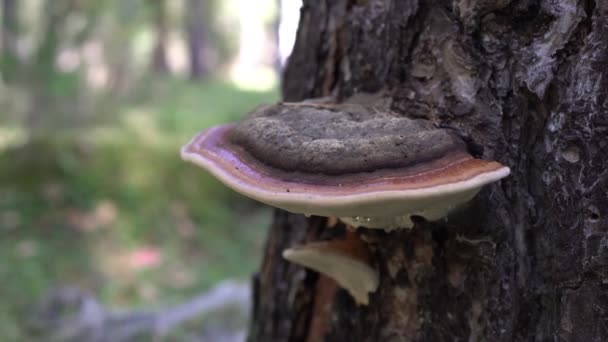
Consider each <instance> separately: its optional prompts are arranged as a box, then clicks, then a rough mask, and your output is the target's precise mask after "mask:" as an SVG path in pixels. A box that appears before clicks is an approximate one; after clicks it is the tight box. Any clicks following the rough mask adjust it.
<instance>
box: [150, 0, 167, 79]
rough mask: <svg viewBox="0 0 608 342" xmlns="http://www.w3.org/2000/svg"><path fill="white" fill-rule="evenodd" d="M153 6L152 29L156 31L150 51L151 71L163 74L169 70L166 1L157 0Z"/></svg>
mask: <svg viewBox="0 0 608 342" xmlns="http://www.w3.org/2000/svg"><path fill="white" fill-rule="evenodd" d="M151 5H152V6H154V29H155V31H156V45H155V46H154V51H153V52H152V71H154V72H156V73H159V74H164V73H167V72H168V71H169V63H168V62H167V41H168V40H169V27H168V22H167V21H168V20H167V19H168V18H167V2H166V1H165V0H157V1H156V2H153V3H152V4H151Z"/></svg>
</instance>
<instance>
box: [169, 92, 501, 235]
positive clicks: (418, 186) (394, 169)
mask: <svg viewBox="0 0 608 342" xmlns="http://www.w3.org/2000/svg"><path fill="white" fill-rule="evenodd" d="M181 154H182V158H183V159H185V160H188V161H191V162H193V163H195V164H197V165H199V166H201V167H203V168H204V169H206V170H208V171H209V172H211V173H212V174H213V175H214V176H216V177H217V178H218V179H219V180H221V181H222V182H223V183H225V184H226V185H227V186H229V187H231V188H232V189H234V190H236V191H237V192H240V193H241V194H243V195H245V196H248V197H251V198H253V199H255V200H258V201H260V202H263V203H266V204H269V205H271V206H274V207H277V208H281V209H284V210H287V211H290V212H294V213H301V214H306V215H319V216H336V217H339V218H340V219H341V220H342V221H344V222H346V223H348V224H351V225H353V226H365V227H368V228H384V229H395V228H411V227H412V226H413V225H414V224H413V222H412V220H411V219H410V217H411V216H414V215H416V216H422V217H424V218H426V219H428V220H431V221H432V220H438V219H440V218H443V217H445V216H446V215H447V213H448V212H449V211H450V210H452V209H454V208H456V207H458V206H460V205H462V204H464V203H466V202H468V201H469V200H471V199H472V198H473V197H474V196H475V195H476V194H477V193H478V192H479V190H480V189H481V187H482V186H483V185H485V184H488V183H491V182H494V181H497V180H499V179H501V178H503V177H506V176H507V175H508V174H509V168H508V167H506V166H503V165H501V164H499V163H497V162H493V161H485V160H480V159H475V158H473V157H472V156H471V155H470V154H469V153H468V152H467V149H466V146H465V144H464V142H463V141H462V140H461V139H460V138H459V137H458V136H457V135H456V134H454V133H453V132H451V131H450V130H446V129H439V128H436V127H435V126H434V125H433V124H432V123H431V122H429V121H426V120H413V119H409V118H404V117H401V116H398V115H397V114H395V113H391V112H389V111H379V110H378V109H377V108H371V107H366V106H363V105H356V104H339V105H327V104H315V103H306V102H302V103H279V104H276V105H269V106H261V107H258V108H257V109H255V110H254V111H253V112H251V113H250V115H249V116H248V117H247V118H245V119H244V120H242V121H241V122H239V123H236V124H226V125H220V126H215V127H212V128H210V129H208V130H206V131H203V132H202V133H200V134H199V135H198V136H196V137H195V138H194V139H193V140H192V141H190V143H188V144H187V145H186V146H184V147H183V148H182V151H181Z"/></svg>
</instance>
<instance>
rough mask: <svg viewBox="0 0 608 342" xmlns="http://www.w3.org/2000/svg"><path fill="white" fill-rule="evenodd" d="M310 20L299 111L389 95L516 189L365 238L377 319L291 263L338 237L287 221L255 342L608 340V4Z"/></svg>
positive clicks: (299, 75) (313, 10)
mask: <svg viewBox="0 0 608 342" xmlns="http://www.w3.org/2000/svg"><path fill="white" fill-rule="evenodd" d="M301 15H302V16H301V21H300V27H299V31H298V36H297V42H296V45H295V48H294V52H293V54H292V56H291V58H290V61H289V65H288V67H287V69H286V72H285V78H284V84H283V95H284V99H285V100H286V101H298V100H302V99H305V98H311V97H321V96H327V95H334V96H336V97H338V98H339V99H344V98H345V97H348V96H350V95H352V94H354V93H358V92H377V91H381V90H383V91H386V92H387V93H388V94H390V96H391V97H392V110H393V111H395V112H396V113H399V114H401V115H404V116H408V117H412V118H421V119H427V120H431V121H433V122H435V123H436V124H437V125H441V126H444V127H451V128H453V129H455V130H457V131H459V132H460V134H461V135H462V136H463V137H465V139H466V140H467V141H468V143H469V147H470V149H471V151H472V152H473V153H474V154H476V155H477V156H479V157H482V158H486V159H494V160H498V161H500V162H501V163H503V164H505V165H508V166H510V167H511V170H512V173H511V176H510V177H508V178H507V179H505V180H503V181H502V182H501V183H499V184H495V185H492V186H488V187H486V188H485V189H484V190H482V192H481V193H480V194H479V195H478V196H477V198H476V199H475V200H474V201H473V202H472V203H471V204H470V206H469V207H468V208H466V209H464V210H462V211H460V212H459V213H457V214H456V215H454V217H450V220H449V221H447V222H434V223H430V222H423V223H420V224H418V225H417V226H416V227H415V228H414V229H412V230H402V231H395V232H392V233H384V232H383V231H380V230H367V229H359V231H358V232H359V234H362V235H365V236H366V237H367V238H366V240H367V241H369V244H370V248H371V249H372V251H373V254H374V257H375V261H376V264H377V269H378V272H379V274H380V287H379V289H378V290H377V291H376V292H375V293H374V294H372V295H371V297H370V304H369V305H368V306H357V305H356V304H355V303H354V302H353V300H352V299H351V298H350V297H349V295H348V294H347V293H346V292H345V291H342V290H338V291H337V292H336V294H335V296H334V295H331V294H332V291H331V288H330V287H331V285H328V282H327V281H326V280H325V278H323V277H319V276H318V275H317V274H315V273H313V272H310V271H306V270H304V269H302V268H301V267H298V266H295V265H292V264H288V263H286V262H285V261H284V260H282V259H281V257H280V256H281V251H282V250H283V249H284V248H286V247H289V246H292V245H294V244H297V243H301V242H303V241H309V240H317V239H323V238H325V236H326V235H327V234H335V233H330V232H328V230H327V229H326V228H325V227H324V220H323V219H321V218H315V217H313V218H310V219H306V218H304V217H303V216H299V215H292V214H287V213H284V212H277V213H276V216H275V220H274V224H273V226H272V228H271V231H270V236H269V239H268V243H267V247H266V256H265V259H264V261H263V265H262V268H261V271H260V273H259V274H258V276H257V277H256V280H255V306H254V316H253V322H252V326H251V331H250V340H252V341H313V340H319V339H322V338H320V337H319V336H324V337H325V339H326V340H327V341H463V340H469V341H532V340H535V341H548V340H551V341H558V340H559V341H561V340H566V341H598V342H599V341H608V171H606V168H607V165H608V96H607V94H608V2H606V1H583V0H557V1H549V0H539V1H534V0H530V1H510V0H501V1H465V0H460V1H458V0H456V1H416V0H358V1H354V0H306V1H304V7H303V9H302V12H301ZM324 298H325V300H322V299H324ZM327 298H330V299H329V300H328V299H327ZM328 312H329V313H328ZM319 322H321V323H319Z"/></svg>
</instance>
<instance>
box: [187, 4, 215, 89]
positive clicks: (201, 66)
mask: <svg viewBox="0 0 608 342" xmlns="http://www.w3.org/2000/svg"><path fill="white" fill-rule="evenodd" d="M185 9H186V11H187V13H186V18H187V25H188V27H187V30H188V48H189V49H190V78H192V79H193V80H200V79H202V78H204V77H205V76H207V75H208V74H209V65H208V60H207V53H208V51H207V48H208V46H207V45H208V39H209V37H208V32H207V26H206V24H205V16H206V15H207V13H206V12H205V9H206V8H205V0H188V4H187V6H185Z"/></svg>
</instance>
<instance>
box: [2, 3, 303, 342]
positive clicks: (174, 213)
mask: <svg viewBox="0 0 608 342" xmlns="http://www.w3.org/2000/svg"><path fill="white" fill-rule="evenodd" d="M0 1H1V6H0V10H1V19H0V20H1V27H0V28H1V46H0V48H1V50H0V280H1V282H0V340H1V341H29V340H32V339H31V338H32V337H31V335H30V334H31V331H30V330H31V329H30V328H31V325H32V322H31V317H32V312H33V311H34V310H35V308H36V305H37V303H38V302H39V301H40V300H41V298H43V297H44V296H45V294H47V292H48V291H49V290H50V289H53V288H57V287H61V286H65V285H70V286H76V287H78V288H80V289H84V291H86V292H87V293H90V294H93V295H94V296H95V297H96V298H99V299H100V301H101V303H103V305H104V306H108V307H113V308H155V307H163V306H168V305H173V304H178V303H182V302H184V301H186V300H188V299H189V298H192V297H193V296H195V295H196V294H198V293H201V292H204V291H206V290H208V289H210V288H211V287H212V286H214V285H215V284H217V283H218V282H219V281H221V280H223V279H226V278H235V279H240V280H242V281H244V282H247V281H248V279H249V277H250V276H251V274H252V273H253V272H254V271H255V269H256V268H257V267H258V265H259V262H260V257H261V256H260V253H261V247H262V244H263V241H264V239H265V234H266V228H267V226H268V225H269V222H270V211H269V210H268V209H266V208H264V207H262V206H260V205H257V204H255V203H253V202H249V201H247V200H245V199H244V198H243V197H240V196H238V195H237V194H235V193H232V192H230V191H229V190H227V189H226V188H225V187H224V186H222V185H221V184H219V183H217V182H216V181H214V180H213V179H212V178H211V177H210V176H209V175H208V174H206V173H205V172H204V171H202V170H200V169H198V168H196V167H194V166H192V165H191V164H187V163H185V162H182V161H181V160H180V158H179V152H178V151H179V148H180V146H181V145H183V144H184V143H186V142H187V141H188V140H189V139H191V138H192V137H193V136H194V134H195V133H196V132H197V131H200V130H202V129H204V128H206V127H209V126H211V125H214V124H217V123H221V122H227V121H233V120H237V119H239V118H240V117H241V116H242V115H243V114H245V113H246V112H247V111H248V110H250V109H251V108H252V107H254V106H255V105H257V104H259V103H263V102H274V101H276V100H278V98H279V95H278V91H277V89H278V86H277V83H278V79H279V75H280V69H281V66H282V64H283V63H284V62H285V57H286V55H287V54H288V53H289V49H290V48H291V46H292V45H293V36H294V35H295V32H294V31H295V29H296V27H297V20H298V18H297V15H298V13H299V1H297V0H293V1H278V0H257V1H251V0H104V1H98V0H52V1H51V0H46V1H45V0H0ZM287 6H288V7H287ZM286 8H288V9H289V12H285V10H286ZM281 9H282V10H283V11H281ZM280 13H283V15H279V14H280ZM285 13H288V14H285ZM281 18H282V20H280V19H281ZM279 32H281V39H280V40H279ZM279 42H280V44H279Z"/></svg>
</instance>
